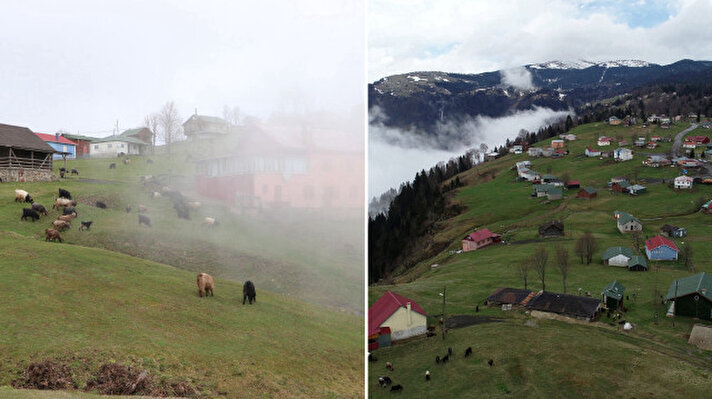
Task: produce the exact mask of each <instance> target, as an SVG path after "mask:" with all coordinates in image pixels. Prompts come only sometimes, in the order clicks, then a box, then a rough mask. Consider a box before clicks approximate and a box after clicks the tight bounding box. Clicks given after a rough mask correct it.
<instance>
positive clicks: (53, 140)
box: [35, 132, 77, 145]
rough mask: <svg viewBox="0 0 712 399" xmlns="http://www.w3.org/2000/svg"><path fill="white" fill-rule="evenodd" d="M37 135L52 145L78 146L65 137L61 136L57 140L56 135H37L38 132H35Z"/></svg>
mask: <svg viewBox="0 0 712 399" xmlns="http://www.w3.org/2000/svg"><path fill="white" fill-rule="evenodd" d="M35 134H36V135H37V136H38V137H39V138H41V139H42V141H46V142H51V143H61V144H67V145H77V143H74V142H72V141H70V140H69V139H67V138H66V137H63V136H59V138H57V135H54V134H48V133H37V132H35Z"/></svg>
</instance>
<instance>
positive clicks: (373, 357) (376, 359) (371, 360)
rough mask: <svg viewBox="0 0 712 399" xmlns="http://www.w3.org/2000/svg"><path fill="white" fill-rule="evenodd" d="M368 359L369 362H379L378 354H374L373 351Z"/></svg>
mask: <svg viewBox="0 0 712 399" xmlns="http://www.w3.org/2000/svg"><path fill="white" fill-rule="evenodd" d="M368 361H369V362H377V361H378V358H377V357H376V356H373V353H369V354H368Z"/></svg>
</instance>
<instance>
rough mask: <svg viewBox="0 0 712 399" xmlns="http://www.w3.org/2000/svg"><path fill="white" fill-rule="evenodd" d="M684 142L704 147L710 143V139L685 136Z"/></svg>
mask: <svg viewBox="0 0 712 399" xmlns="http://www.w3.org/2000/svg"><path fill="white" fill-rule="evenodd" d="M685 141H689V142H692V143H695V144H696V145H706V144H708V143H709V142H710V138H709V137H707V136H687V137H685Z"/></svg>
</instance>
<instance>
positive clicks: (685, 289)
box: [665, 272, 712, 301]
mask: <svg viewBox="0 0 712 399" xmlns="http://www.w3.org/2000/svg"><path fill="white" fill-rule="evenodd" d="M675 281H677V282H678V285H677V297H683V296H686V295H690V294H692V293H695V292H696V293H698V294H700V295H702V296H704V297H705V298H707V299H708V300H710V301H712V277H710V275H709V274H707V273H704V272H702V273H699V274H695V275H693V276H688V277H683V278H680V279H677V280H674V281H673V282H672V284H670V288H668V292H667V295H666V296H665V300H666V301H667V300H670V299H675Z"/></svg>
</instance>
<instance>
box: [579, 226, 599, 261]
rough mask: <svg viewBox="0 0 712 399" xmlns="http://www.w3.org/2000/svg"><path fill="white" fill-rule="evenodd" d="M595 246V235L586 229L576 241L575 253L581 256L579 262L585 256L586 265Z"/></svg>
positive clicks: (591, 258) (594, 250)
mask: <svg viewBox="0 0 712 399" xmlns="http://www.w3.org/2000/svg"><path fill="white" fill-rule="evenodd" d="M597 248H598V245H597V244H596V237H594V236H593V234H592V233H591V232H590V231H586V232H584V233H583V235H582V236H581V238H579V241H578V242H577V243H576V249H575V252H576V255H579V256H581V263H583V260H584V258H586V264H587V265H588V264H590V263H591V261H592V260H593V253H594V252H596V249H597Z"/></svg>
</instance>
